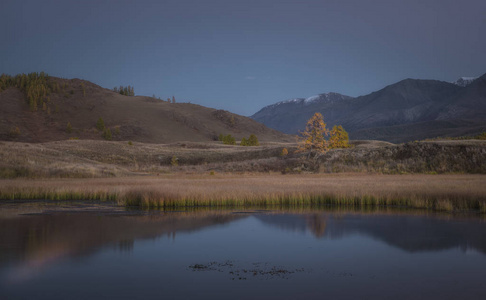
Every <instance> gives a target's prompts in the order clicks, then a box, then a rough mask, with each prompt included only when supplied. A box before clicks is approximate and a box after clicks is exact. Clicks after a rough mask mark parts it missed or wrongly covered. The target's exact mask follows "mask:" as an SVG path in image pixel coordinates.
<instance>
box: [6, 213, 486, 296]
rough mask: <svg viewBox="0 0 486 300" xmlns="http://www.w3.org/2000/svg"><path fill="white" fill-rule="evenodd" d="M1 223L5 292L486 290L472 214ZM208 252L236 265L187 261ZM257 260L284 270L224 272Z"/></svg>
mask: <svg viewBox="0 0 486 300" xmlns="http://www.w3.org/2000/svg"><path fill="white" fill-rule="evenodd" d="M0 222H1V224H0V225H2V226H1V227H0V228H1V229H0V234H1V237H2V239H1V244H0V245H1V246H0V251H1V253H0V254H2V255H1V256H2V257H3V258H2V259H1V261H0V298H4V297H6V298H8V297H12V298H22V297H25V298H36V299H40V298H44V299H66V298H69V299H86V298H95V299H96V298H103V297H105V296H110V297H113V298H114V297H117V298H119V297H126V298H133V297H144V298H146V297H152V298H165V297H167V298H180V299H184V298H203V299H204V298H211V299H217V298H220V299H227V298H231V299H250V298H251V299H258V298H259V297H260V298H262V299H263V298H270V299H272V298H274V299H286V298H288V299H292V298H294V299H295V298H302V297H307V298H322V297H324V296H328V297H331V298H339V297H343V298H349V297H360V298H366V297H370V298H371V297H379V298H384V297H385V298H390V297H393V298H398V299H400V298H414V297H417V296H422V297H424V298H444V297H449V298H450V297H452V298H457V297H460V298H482V297H485V296H486V285H485V283H484V282H483V281H484V280H483V278H485V275H486V255H485V251H484V249H486V247H485V245H486V240H485V237H484V236H485V234H484V233H486V231H485V225H486V224H485V223H484V222H481V220H480V219H474V218H473V219H465V218H463V219H454V218H449V219H444V218H437V217H430V216H429V217H427V216H410V215H405V214H400V215H366V214H363V215H361V214H355V213H354V214H333V213H325V212H318V213H308V214H302V215H293V214H229V213H224V212H220V213H203V214H178V213H172V214H165V215H164V214H162V215H157V214H155V215H150V216H146V215H145V216H130V217H126V216H93V215H90V214H70V215H63V214H53V215H50V216H23V217H19V218H10V219H1V220H0ZM210 262H217V263H219V265H222V264H223V263H225V262H231V267H225V266H223V267H218V268H216V269H215V270H205V271H194V270H191V268H190V267H189V266H191V265H195V264H208V263H210ZM257 264H258V266H259V268H263V267H261V266H265V267H264V268H267V269H266V270H268V269H269V268H271V267H279V268H282V269H284V270H289V271H290V272H289V274H288V275H286V277H285V278H280V277H271V276H270V277H268V275H267V276H266V277H265V276H249V275H244V276H246V277H245V279H244V280H239V278H236V280H234V279H235V276H234V275H232V274H230V272H233V273H234V272H236V271H238V272H240V273H241V274H243V271H244V270H250V269H251V268H255V265H257ZM295 270H299V271H298V272H293V271H295ZM412 287H413V288H412ZM39 295H41V296H39Z"/></svg>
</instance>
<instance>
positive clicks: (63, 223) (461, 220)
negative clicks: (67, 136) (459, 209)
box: [0, 207, 486, 282]
mask: <svg viewBox="0 0 486 300" xmlns="http://www.w3.org/2000/svg"><path fill="white" fill-rule="evenodd" d="M7 211H8V213H7ZM24 212H25V211H22V210H15V209H11V207H10V210H3V211H2V215H1V216H0V241H1V242H0V273H1V271H2V269H3V270H4V271H5V270H6V269H9V270H10V271H9V272H8V275H7V280H8V281H11V282H21V281H25V280H27V279H29V278H32V277H33V276H35V275H36V274H38V273H40V272H42V270H43V269H44V268H45V267H47V266H49V265H51V264H54V263H56V262H59V261H62V260H63V259H66V258H80V257H86V256H88V255H91V254H93V253H95V252H97V251H99V250H100V249H102V248H109V247H112V248H114V249H116V251H118V252H122V253H127V254H130V253H132V252H133V251H134V247H135V244H136V241H137V240H147V239H153V240H156V239H160V238H167V239H170V240H173V241H177V238H176V237H177V234H178V233H179V234H180V233H189V232H193V233H194V232H196V231H201V230H205V229H210V228H214V226H223V227H224V226H228V225H229V224H231V223H233V222H235V221H237V220H243V219H247V218H254V219H255V220H257V221H258V222H259V223H260V224H261V225H264V227H266V228H271V229H278V231H280V232H282V231H283V232H293V233H296V234H297V235H302V236H306V235H308V234H309V233H310V234H311V235H312V237H313V238H315V239H319V240H326V239H327V240H339V239H344V238H346V237H348V236H355V235H359V236H365V237H371V238H372V239H375V240H378V241H382V242H384V243H386V244H387V245H389V246H392V247H394V248H399V249H401V250H404V251H407V252H410V253H414V252H423V251H438V250H446V249H451V248H460V249H462V250H464V251H467V250H469V249H474V250H477V251H479V252H480V253H482V254H483V255H484V254H486V234H485V233H486V222H484V220H483V219H482V218H479V217H477V216H460V217H454V216H452V215H440V214H418V215H411V214H408V213H400V212H394V211H391V212H390V211H384V212H379V211H378V212H376V211H375V212H372V213H361V212H356V211H354V212H353V211H348V212H346V211H338V212H336V211H322V210H320V211H319V210H318V211H311V210H303V211H299V212H296V211H290V212H281V211H267V212H262V211H254V212H250V213H238V212H235V211H230V210H228V211H218V210H206V211H196V212H156V211H155V212H154V211H152V212H142V211H130V212H125V211H119V210H118V209H115V208H108V209H105V210H97V209H96V207H95V208H94V209H93V210H90V211H86V210H67V211H66V210H63V209H56V208H52V207H49V208H48V209H45V208H44V209H37V210H36V211H35V213H34V214H22V213H24ZM255 249H257V248H255Z"/></svg>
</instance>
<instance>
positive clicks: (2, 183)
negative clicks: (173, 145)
mask: <svg viewBox="0 0 486 300" xmlns="http://www.w3.org/2000/svg"><path fill="white" fill-rule="evenodd" d="M484 182H486V176H485V175H469V174H468V175H373V174H351V173H340V174H300V175H295V174H294V175H281V174H258V173H257V174H240V175H235V174H216V175H208V174H205V175H194V174H193V175H191V174H165V175H160V176H143V177H141V176H137V177H123V178H93V179H90V178H86V179H35V180H34V179H32V180H20V179H17V180H0V199H3V200H29V199H41V200H43V199H45V200H86V201H89V200H101V201H113V202H115V203H117V204H118V205H121V206H137V207H144V208H156V209H173V208H182V207H203V206H211V207H232V206H235V207H245V206H257V207H266V206H316V205H345V206H358V207H362V206H403V207H410V208H427V209H435V210H444V211H460V210H474V211H479V212H483V213H484V212H486V185H485V184H484Z"/></svg>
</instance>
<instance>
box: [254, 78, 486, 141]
mask: <svg viewBox="0 0 486 300" xmlns="http://www.w3.org/2000/svg"><path fill="white" fill-rule="evenodd" d="M333 95H336V97H334V99H335V100H334V101H314V102H312V105H305V101H302V100H298V101H297V100H291V101H284V102H279V103H277V104H274V105H270V106H267V107H265V108H263V109H261V110H260V111H259V112H257V113H256V114H254V115H253V116H252V118H253V119H255V120H257V121H259V122H262V123H263V124H265V125H267V126H269V127H271V128H274V129H277V130H281V131H283V132H286V133H291V134H295V133H298V131H299V130H303V129H304V126H305V122H306V120H307V119H309V118H310V117H311V116H312V115H313V114H314V113H315V112H320V113H322V115H323V116H324V120H325V121H326V123H327V124H328V125H329V126H333V125H335V124H340V125H343V127H344V128H345V129H346V130H347V131H348V132H349V133H350V137H351V138H353V139H380V140H385V141H391V142H405V141H410V140H416V139H423V138H433V137H440V136H461V135H473V134H477V133H480V132H482V131H485V130H486V74H485V75H483V76H481V77H479V78H478V79H476V80H474V81H472V82H471V83H470V84H469V85H467V86H465V87H462V86H458V85H456V84H453V83H448V82H442V81H436V80H417V79H405V80H402V81H400V82H397V83H395V84H392V85H389V86H387V87H385V88H383V89H381V90H379V91H377V92H373V93H371V94H369V95H365V96H360V97H356V98H351V97H347V96H342V95H339V94H333Z"/></svg>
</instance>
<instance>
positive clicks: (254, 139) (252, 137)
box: [248, 134, 260, 146]
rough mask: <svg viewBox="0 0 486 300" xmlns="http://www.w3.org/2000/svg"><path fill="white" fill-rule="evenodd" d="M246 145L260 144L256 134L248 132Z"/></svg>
mask: <svg viewBox="0 0 486 300" xmlns="http://www.w3.org/2000/svg"><path fill="white" fill-rule="evenodd" d="M248 146H260V143H259V142H258V138H257V137H256V135H254V134H250V137H249V138H248Z"/></svg>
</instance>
